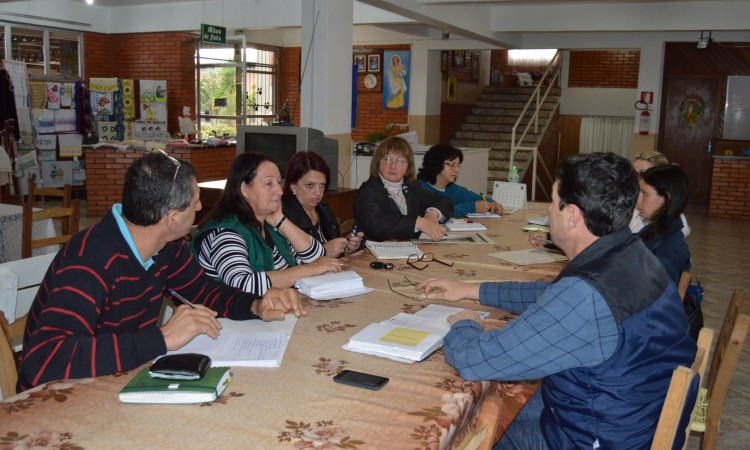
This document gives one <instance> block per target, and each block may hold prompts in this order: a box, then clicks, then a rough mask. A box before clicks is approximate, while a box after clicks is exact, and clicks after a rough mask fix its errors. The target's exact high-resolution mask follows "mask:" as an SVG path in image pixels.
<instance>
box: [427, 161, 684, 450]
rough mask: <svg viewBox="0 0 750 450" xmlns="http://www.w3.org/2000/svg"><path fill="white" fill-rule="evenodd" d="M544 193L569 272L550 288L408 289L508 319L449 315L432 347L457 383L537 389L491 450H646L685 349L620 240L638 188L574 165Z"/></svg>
mask: <svg viewBox="0 0 750 450" xmlns="http://www.w3.org/2000/svg"><path fill="white" fill-rule="evenodd" d="M552 191H553V192H552V203H551V204H550V206H549V209H548V210H549V218H550V234H551V237H552V241H553V242H554V243H555V245H557V246H558V247H559V248H560V249H562V251H563V252H565V255H566V256H567V257H568V260H569V263H568V265H567V266H566V267H565V268H564V269H563V270H562V272H561V273H560V275H559V276H558V277H557V278H556V279H555V280H554V281H552V282H531V283H529V282H526V283H522V282H499V283H482V284H481V285H479V284H467V283H461V282H458V281H454V280H445V279H440V280H427V281H425V282H423V283H422V284H420V285H419V286H418V287H417V289H420V290H424V291H425V292H427V295H428V298H430V299H446V300H458V299H462V298H470V299H479V300H480V303H482V304H483V305H488V306H495V307H497V308H501V309H504V310H509V311H512V312H514V313H517V314H520V315H519V316H518V318H516V319H514V320H511V321H510V322H508V325H507V326H505V327H504V328H503V329H501V330H491V331H483V329H482V321H481V319H480V318H479V316H478V315H477V314H476V313H475V312H473V311H465V312H462V313H459V314H456V315H454V316H453V317H451V319H450V322H451V323H452V325H453V326H452V328H451V331H450V332H449V333H448V335H447V336H446V337H445V341H444V350H445V359H446V361H447V362H448V363H449V364H451V365H452V366H453V367H455V368H456V370H457V371H458V372H459V374H460V375H461V377H463V378H464V379H467V380H503V381H515V380H533V379H539V378H543V379H544V381H543V383H542V386H541V388H540V389H539V390H538V391H537V393H536V394H535V395H534V396H533V397H532V398H531V399H530V400H529V402H528V403H527V405H526V407H524V409H523V410H522V411H521V413H520V414H519V416H518V417H517V418H516V420H515V421H514V422H513V424H512V425H511V426H510V427H509V429H508V430H507V432H506V433H505V434H504V435H503V437H502V438H501V439H500V441H499V442H498V443H497V445H496V446H495V448H502V449H524V450H529V449H546V448H553V449H562V448H564V449H569V448H589V449H597V448H603V449H604V448H606V449H612V448H615V449H623V448H628V449H630V448H633V449H646V448H649V447H650V445H651V440H652V438H653V435H654V431H655V430H656V424H657V422H658V420H659V414H660V413H661V408H662V405H663V403H664V398H665V396H666V392H667V389H668V387H669V382H670V379H671V375H672V371H673V370H674V368H675V367H676V366H677V365H685V366H690V364H691V363H692V360H693V358H694V357H695V352H696V345H695V342H694V341H693V340H692V339H691V338H690V335H689V334H688V324H687V319H686V317H685V313H684V311H683V308H682V304H681V301H680V296H679V294H678V293H677V288H676V286H675V285H674V283H672V282H671V281H670V279H669V277H668V276H667V273H666V271H665V269H664V267H663V266H662V265H661V263H660V262H659V260H658V259H656V258H655V257H654V256H653V255H652V254H651V252H649V251H648V250H647V249H646V247H645V246H644V245H643V243H642V242H641V241H640V240H639V239H638V238H636V237H634V236H633V235H632V234H631V233H630V230H629V229H628V222H629V221H630V217H631V215H632V213H633V207H634V206H635V202H636V199H637V197H638V176H637V174H636V172H635V170H634V169H633V167H632V165H631V164H630V162H629V161H628V160H627V159H625V158H622V157H619V156H617V155H614V154H612V153H593V154H581V155H576V156H572V157H569V158H566V159H564V160H562V161H561V162H560V164H559V167H558V169H557V173H556V181H555V183H554V185H553V187H552ZM680 445H682V444H681V443H680Z"/></svg>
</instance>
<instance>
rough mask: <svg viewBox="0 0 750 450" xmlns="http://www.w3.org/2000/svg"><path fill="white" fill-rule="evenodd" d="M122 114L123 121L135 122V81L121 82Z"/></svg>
mask: <svg viewBox="0 0 750 450" xmlns="http://www.w3.org/2000/svg"><path fill="white" fill-rule="evenodd" d="M122 113H123V115H124V116H125V121H132V120H135V81H134V80H122Z"/></svg>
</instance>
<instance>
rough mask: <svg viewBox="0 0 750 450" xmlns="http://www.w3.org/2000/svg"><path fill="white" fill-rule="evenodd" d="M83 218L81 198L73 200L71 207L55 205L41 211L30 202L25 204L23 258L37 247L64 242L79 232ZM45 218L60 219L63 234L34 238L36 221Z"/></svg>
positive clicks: (22, 239) (22, 238)
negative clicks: (35, 209)
mask: <svg viewBox="0 0 750 450" xmlns="http://www.w3.org/2000/svg"><path fill="white" fill-rule="evenodd" d="M80 218H81V203H80V201H79V200H73V201H71V205H70V207H67V208H66V207H63V206H60V207H53V208H47V209H43V210H40V211H34V208H33V207H32V206H31V205H29V204H28V203H27V204H25V205H23V227H22V232H21V258H28V257H30V256H31V252H32V250H33V249H35V248H40V247H46V246H48V245H54V244H64V243H66V242H68V241H69V240H70V238H71V237H73V235H74V234H76V233H77V232H78V224H79V221H80ZM44 219H60V220H61V225H60V230H61V234H60V235H58V236H53V237H47V238H41V239H34V238H33V225H34V222H36V221H38V220H44Z"/></svg>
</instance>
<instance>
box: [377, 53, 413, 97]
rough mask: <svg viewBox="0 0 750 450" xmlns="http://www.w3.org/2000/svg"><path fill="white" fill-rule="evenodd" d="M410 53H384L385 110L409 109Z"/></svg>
mask: <svg viewBox="0 0 750 450" xmlns="http://www.w3.org/2000/svg"><path fill="white" fill-rule="evenodd" d="M409 56H410V55H409V51H408V50H386V51H385V52H383V85H384V86H383V108H384V109H409V91H408V88H409V76H410V73H409V63H410V58H409Z"/></svg>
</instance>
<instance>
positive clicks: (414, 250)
mask: <svg viewBox="0 0 750 450" xmlns="http://www.w3.org/2000/svg"><path fill="white" fill-rule="evenodd" d="M365 246H366V247H367V249H368V250H370V252H371V253H372V254H373V255H374V256H375V257H376V258H378V259H406V258H408V257H409V255H415V254H416V255H419V256H422V254H423V253H422V251H421V250H420V249H419V247H417V246H416V245H414V244H412V243H411V242H373V241H367V242H365Z"/></svg>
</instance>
